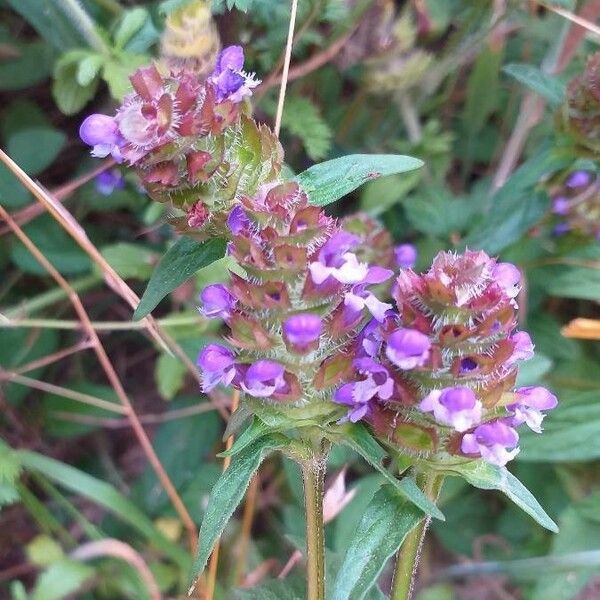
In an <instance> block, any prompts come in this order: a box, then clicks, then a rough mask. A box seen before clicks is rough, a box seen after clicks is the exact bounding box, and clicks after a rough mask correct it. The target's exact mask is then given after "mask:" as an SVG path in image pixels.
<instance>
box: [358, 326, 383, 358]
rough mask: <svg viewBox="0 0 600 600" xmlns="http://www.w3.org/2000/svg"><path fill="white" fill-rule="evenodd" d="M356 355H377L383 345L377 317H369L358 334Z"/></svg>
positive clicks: (372, 356)
mask: <svg viewBox="0 0 600 600" xmlns="http://www.w3.org/2000/svg"><path fill="white" fill-rule="evenodd" d="M357 341H358V344H357V346H358V350H357V355H358V356H360V357H362V356H370V357H371V358H374V357H376V356H378V355H379V352H380V351H381V347H382V346H383V335H382V334H381V328H380V327H379V323H378V322H377V319H371V320H370V321H369V322H368V323H367V324H366V325H365V326H364V328H363V330H362V331H361V332H360V333H359V335H358V340H357Z"/></svg>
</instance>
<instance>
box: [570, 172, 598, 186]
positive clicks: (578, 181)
mask: <svg viewBox="0 0 600 600" xmlns="http://www.w3.org/2000/svg"><path fill="white" fill-rule="evenodd" d="M591 181H592V174H591V173H589V172H588V171H573V173H571V175H569V178H568V179H567V181H566V182H565V183H566V185H567V187H570V188H577V187H583V186H584V185H588V184H589V183H590V182H591Z"/></svg>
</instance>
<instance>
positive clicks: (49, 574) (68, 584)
mask: <svg viewBox="0 0 600 600" xmlns="http://www.w3.org/2000/svg"><path fill="white" fill-rule="evenodd" d="M94 573H95V571H94V569H93V568H92V567H89V566H87V565H84V564H82V563H80V562H77V561H75V560H69V559H64V560H61V561H59V562H56V563H54V564H53V565H51V566H50V567H48V568H47V569H46V570H45V571H44V572H43V573H42V574H41V575H40V576H39V577H38V580H37V581H36V584H35V588H34V590H33V594H32V595H31V600H62V599H63V598H66V597H67V596H71V595H72V594H74V593H75V592H76V591H77V590H78V589H79V588H80V587H81V586H82V585H83V584H84V583H85V582H86V581H87V580H88V579H90V578H91V577H93V576H94Z"/></svg>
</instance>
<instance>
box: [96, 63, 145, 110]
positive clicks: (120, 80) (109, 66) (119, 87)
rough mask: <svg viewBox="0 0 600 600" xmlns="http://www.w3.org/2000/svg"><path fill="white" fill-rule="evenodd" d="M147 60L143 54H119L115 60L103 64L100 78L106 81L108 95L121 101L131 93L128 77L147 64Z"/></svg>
mask: <svg viewBox="0 0 600 600" xmlns="http://www.w3.org/2000/svg"><path fill="white" fill-rule="evenodd" d="M148 61H149V58H148V57H147V56H146V55H144V54H132V53H130V52H120V53H119V55H118V56H117V57H116V58H111V59H109V60H107V61H106V62H105V63H104V68H103V69H102V78H103V79H104V81H106V83H107V85H108V89H109V91H110V95H111V96H112V97H113V98H114V99H115V100H118V101H121V100H123V98H124V97H125V95H126V94H128V93H129V92H131V90H132V87H131V81H129V76H130V75H131V74H132V73H133V72H134V71H135V70H136V69H137V68H138V67H142V66H144V65H145V64H147V63H148Z"/></svg>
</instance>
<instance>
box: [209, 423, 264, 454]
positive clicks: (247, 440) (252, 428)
mask: <svg viewBox="0 0 600 600" xmlns="http://www.w3.org/2000/svg"><path fill="white" fill-rule="evenodd" d="M269 431H272V428H271V427H269V426H268V425H266V424H265V423H264V422H263V421H261V420H260V419H259V418H258V417H254V420H253V421H252V423H250V425H249V426H248V427H246V429H244V431H242V433H241V434H240V435H239V436H238V437H237V438H236V439H235V442H234V443H233V446H232V447H231V449H230V450H226V451H225V452H221V453H220V454H219V456H221V457H225V456H235V455H236V454H237V453H238V452H241V451H242V450H243V449H244V448H246V447H247V446H249V445H250V444H253V443H254V442H255V441H256V440H258V439H260V438H261V437H263V436H265V435H266V434H267V433H268V432H269Z"/></svg>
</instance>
